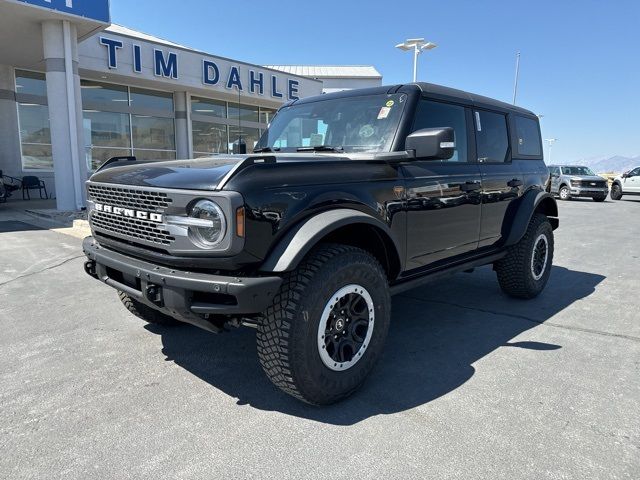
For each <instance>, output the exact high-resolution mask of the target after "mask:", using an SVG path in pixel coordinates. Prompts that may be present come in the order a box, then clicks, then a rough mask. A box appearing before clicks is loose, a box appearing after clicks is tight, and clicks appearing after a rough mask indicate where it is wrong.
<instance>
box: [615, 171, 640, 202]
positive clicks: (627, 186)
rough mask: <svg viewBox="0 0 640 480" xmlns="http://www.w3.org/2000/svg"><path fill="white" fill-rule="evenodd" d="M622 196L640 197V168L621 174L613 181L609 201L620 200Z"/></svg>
mask: <svg viewBox="0 0 640 480" xmlns="http://www.w3.org/2000/svg"><path fill="white" fill-rule="evenodd" d="M622 195H640V167H636V168H634V169H633V170H631V171H629V172H627V173H623V174H622V175H620V176H619V177H616V178H615V179H614V180H613V185H612V186H611V200H620V199H621V198H622Z"/></svg>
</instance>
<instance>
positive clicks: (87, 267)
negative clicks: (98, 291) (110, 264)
mask: <svg viewBox="0 0 640 480" xmlns="http://www.w3.org/2000/svg"><path fill="white" fill-rule="evenodd" d="M84 271H85V272H87V275H91V276H92V277H93V278H98V274H97V272H96V262H95V261H93V260H87V261H86V262H84Z"/></svg>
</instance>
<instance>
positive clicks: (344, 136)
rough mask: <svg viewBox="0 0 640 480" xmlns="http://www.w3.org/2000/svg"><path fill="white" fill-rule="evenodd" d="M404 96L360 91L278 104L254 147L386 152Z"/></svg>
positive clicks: (404, 102) (402, 109) (403, 106)
mask: <svg viewBox="0 0 640 480" xmlns="http://www.w3.org/2000/svg"><path fill="white" fill-rule="evenodd" d="M406 100H407V96H406V95H404V94H394V95H364V96H359V97H347V98H335V99H327V100H319V101H316V102H311V103H302V104H295V103H294V104H293V105H291V106H289V107H284V108H282V109H281V110H280V111H279V112H278V114H277V115H276V116H275V117H274V119H273V121H272V122H271V125H270V127H269V129H268V130H267V131H266V132H265V133H264V134H263V135H262V138H261V139H260V141H259V142H258V143H257V145H256V149H267V148H268V149H271V150H275V151H278V150H281V151H289V152H295V151H299V150H307V149H309V150H312V149H336V150H339V151H342V150H344V151H345V152H389V151H391V146H392V143H393V140H394V138H395V136H396V133H397V131H398V126H399V124H400V119H401V118H402V113H403V111H404V108H405V105H406Z"/></svg>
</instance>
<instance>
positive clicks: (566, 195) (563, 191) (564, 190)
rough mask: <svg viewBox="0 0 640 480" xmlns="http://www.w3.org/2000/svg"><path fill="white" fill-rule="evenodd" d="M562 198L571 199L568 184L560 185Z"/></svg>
mask: <svg viewBox="0 0 640 480" xmlns="http://www.w3.org/2000/svg"><path fill="white" fill-rule="evenodd" d="M559 195H560V200H571V190H570V189H569V187H567V186H566V185H563V186H562V187H560V192H559Z"/></svg>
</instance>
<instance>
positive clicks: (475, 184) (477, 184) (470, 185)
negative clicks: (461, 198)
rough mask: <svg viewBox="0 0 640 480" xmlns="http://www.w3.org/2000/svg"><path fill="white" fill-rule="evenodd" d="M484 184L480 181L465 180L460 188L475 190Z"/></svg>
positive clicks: (469, 190)
mask: <svg viewBox="0 0 640 480" xmlns="http://www.w3.org/2000/svg"><path fill="white" fill-rule="evenodd" d="M480 188H482V185H481V184H480V182H464V183H462V184H460V190H462V191H463V192H475V191H476V190H480Z"/></svg>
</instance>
